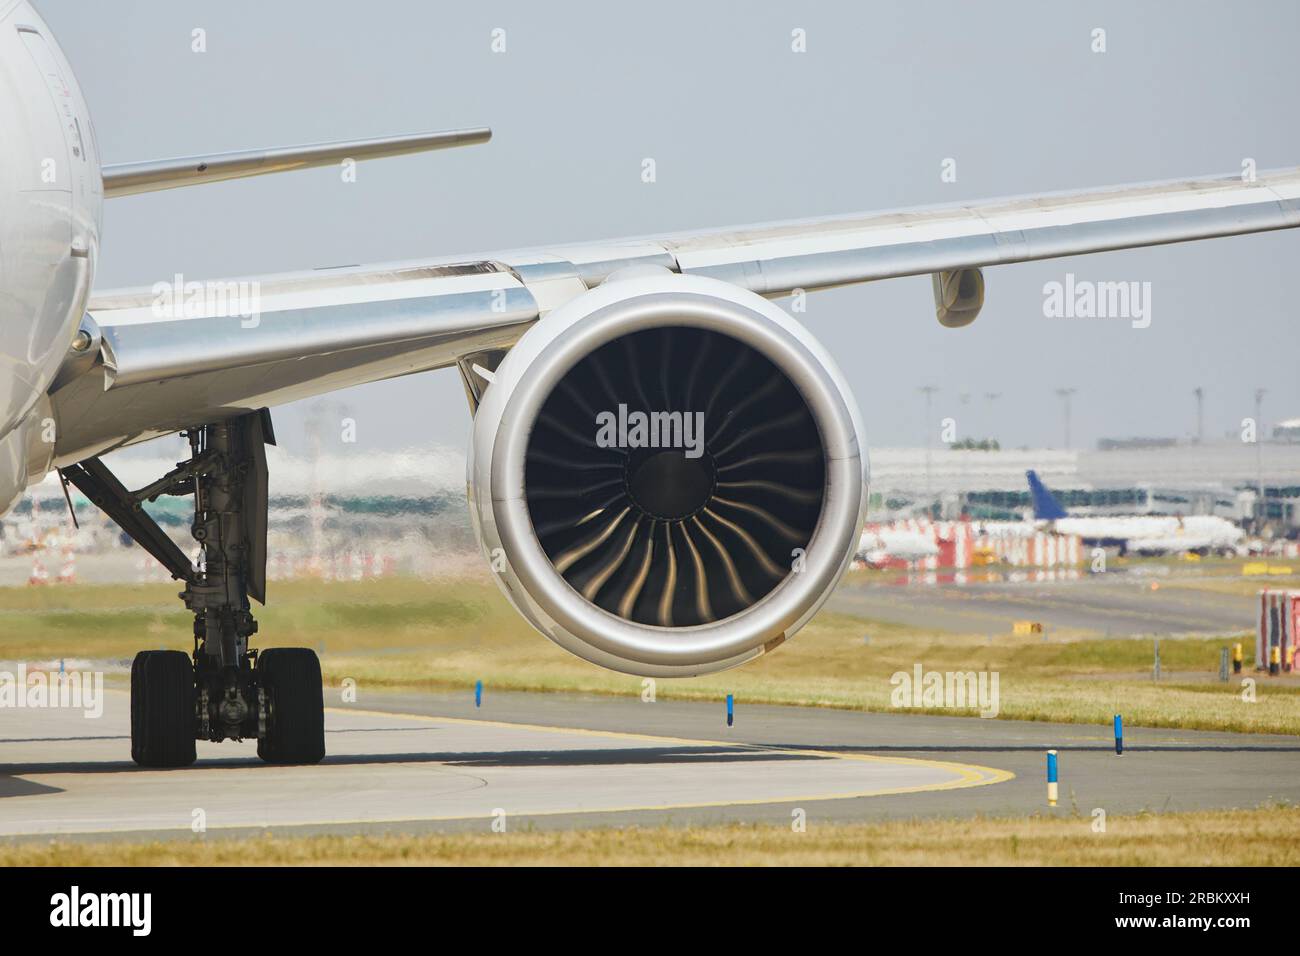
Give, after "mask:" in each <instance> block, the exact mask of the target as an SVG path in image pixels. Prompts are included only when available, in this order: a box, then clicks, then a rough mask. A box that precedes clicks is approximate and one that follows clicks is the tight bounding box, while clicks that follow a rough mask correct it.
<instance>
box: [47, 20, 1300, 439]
mask: <svg viewBox="0 0 1300 956" xmlns="http://www.w3.org/2000/svg"><path fill="white" fill-rule="evenodd" d="M36 3H37V6H38V7H39V9H40V10H41V12H42V13H43V14H44V16H45V17H46V19H47V20H48V21H49V23H50V25H51V27H52V28H53V30H54V31H55V33H56V35H57V36H58V38H59V40H60V42H61V43H62V45H63V47H64V50H65V52H66V53H67V55H68V57H69V59H70V60H71V61H72V65H73V69H74V70H75V72H76V73H77V76H78V78H79V80H80V82H81V84H82V86H83V88H84V91H85V93H86V96H87V98H88V99H89V102H90V107H91V111H92V116H93V120H94V123H95V126H96V129H97V131H98V135H99V140H100V146H101V152H102V153H103V158H104V161H105V162H107V163H114V162H126V161H131V160H142V159H151V158H162V157H170V156H178V155H186V154H191V153H202V152H210V151H223V150H232V149H243V148H251V147H262V146H276V145H288V144H294V143H304V142H317V141H323V140H332V139H348V138H355V137H364V136H375V135H384V134H391V133H400V132H406V131H417V130H425V129H436V128H444V127H457V126H472V125H489V126H491V127H492V128H493V130H494V131H495V134H496V135H495V138H494V139H493V141H492V142H491V143H490V144H489V145H487V146H479V147H473V148H470V149H465V150H460V151H450V152H444V153H434V154H430V155H426V156H415V157H405V158H401V159H393V160H381V161H377V162H373V163H365V164H362V165H361V166H360V167H359V169H358V173H359V175H358V180H357V182H355V183H350V184H345V183H343V182H341V180H340V176H339V173H338V170H337V169H322V170H313V171H309V172H302V173H289V174H285V175H281V176H271V177H266V178H262V179H257V180H248V181H244V182H234V183H225V184H219V185H213V186H203V187H196V188H193V189H186V190H175V191H169V192H163V193H158V194H155V195H148V196H139V197H131V198H126V199H118V200H113V201H111V202H109V203H107V208H106V212H105V222H104V232H105V235H104V241H103V258H102V260H101V263H100V271H99V277H98V281H97V286H98V287H99V288H101V289H103V288H111V287H114V286H124V285H139V284H152V283H154V282H156V281H159V280H160V279H170V277H171V275H172V274H173V273H174V272H182V273H184V274H185V276H186V278H187V279H196V278H210V277H213V278H215V277H219V276H222V275H232V274H253V273H260V272H275V271H283V270H288V269H299V268H309V267H313V266H322V265H339V264H347V263H359V262H382V261H385V260H392V259H409V258H416V257H420V256H425V255H429V256H434V255H449V254H459V253H465V254H469V253H475V252H482V251H490V250H493V249H505V248H511V247H518V246H526V245H541V244H546V243H559V242H564V241H574V240H585V239H597V238H608V237H617V236H621V235H635V234H641V233H654V232H664V231H670V230H681V229H688V228H696V227H706V226H720V225H729V224H735V223H745V222H757V221H762V220H769V219H780V218H790V217H799V216H810V215H821V214H828V213H837V212H852V211H858V210H866V209H876V208H890V207H899V206H908V205H920V204H926V203H934V202H948V201H956V200H973V199H979V198H986V197H994V196H1000V195H1009V194H1017V193H1033V192H1040V191H1049V190H1058V189H1074V188H1083V187H1089V186H1099V185H1107V184H1113V183H1124V182H1135V181H1143V180H1152V179H1164V178H1172V177H1181V176H1190V175H1197V174H1203V173H1210V172H1216V173H1218V172H1222V173H1233V172H1239V171H1240V169H1241V164H1242V160H1243V158H1246V157H1250V158H1253V159H1254V160H1255V161H1256V163H1257V164H1258V168H1259V169H1261V170H1262V169H1268V168H1273V167H1279V166H1288V165H1295V164H1297V163H1300V124H1298V123H1297V122H1296V118H1295V92H1296V90H1297V89H1300V57H1297V56H1296V46H1297V41H1300V4H1296V3H1294V2H1289V0H1288V2H1277V3H1239V2H1238V3H1187V2H1178V3H1174V2H1169V3H1141V4H1137V3H1131V2H1119V3H1088V4H1077V5H1072V4H1064V3H1042V2H1037V0H1035V2H1024V3H1010V2H996V3H965V2H963V3H930V2H915V0H912V2H898V3H861V2H858V3H847V2H846V3H832V2H822V3H818V4H816V5H815V6H813V5H809V4H803V3H793V2H747V3H741V2H733V3H706V2H700V0H694V2H662V0H661V2H657V3H654V4H636V5H615V4H611V3H582V4H578V3H560V2H555V3H538V2H521V3H481V4H478V3H476V4H467V3H457V4H451V3H431V2H397V0H393V2H384V0H370V2H367V3H356V2H346V3H345V2H321V0H313V2H305V0H302V2H274V3H270V2H265V0H263V2H251V0H225V2H223V3H221V4H210V3H198V2H178V0H157V2H153V0H119V2H114V3H89V2H85V0H36ZM196 27H201V28H203V29H204V30H205V31H206V39H207V52H205V53H201V54H199V53H194V52H192V51H191V32H192V30H194V29H195V28H196ZM497 27H500V28H503V29H504V30H505V31H506V52H505V53H493V52H492V51H491V47H490V44H491V31H492V30H493V29H494V28H497ZM1098 27H1100V28H1103V29H1105V31H1106V47H1107V49H1106V52H1105V53H1094V52H1093V51H1092V45H1093V40H1092V31H1093V30H1094V28H1098ZM796 28H800V29H803V30H804V31H806V36H807V52H806V53H801V54H800V53H793V52H792V51H791V31H792V30H794V29H796ZM645 157H653V158H654V159H655V161H656V164H657V173H658V181H657V182H656V183H654V184H653V185H647V184H644V183H642V181H641V177H640V173H641V161H642V159H643V158H645ZM949 157H951V158H953V159H955V160H956V171H957V180H956V182H954V183H944V182H942V181H941V179H940V171H941V163H942V162H943V160H944V159H945V158H949ZM1297 268H1300V233H1296V232H1280V233H1273V234H1267V235H1259V236H1248V237H1241V238H1235V239H1226V240H1212V241H1208V242H1201V243H1193V244H1188V245H1182V246H1173V247H1166V248H1162V249H1148V250H1136V251H1132V252H1119V253H1110V254H1106V255H1099V256H1088V257H1080V258H1076V259H1067V260H1056V261H1051V262H1041V263H1033V264H1026V265H1015V266H1003V267H999V268H994V269H991V270H988V271H987V272H986V276H985V278H986V283H987V297H986V304H985V307H984V311H983V313H982V314H981V316H980V318H979V320H978V321H977V322H976V323H975V324H974V325H973V326H971V327H970V328H968V329H964V330H957V331H950V330H945V329H942V328H940V327H939V325H938V323H937V322H936V321H935V319H934V313H933V304H932V300H931V290H930V280H929V279H928V278H927V277H918V278H910V279H896V280H889V281H885V282H879V283H874V284H870V285H865V286H857V287H853V288H849V289H843V290H838V291H834V292H824V293H817V294H815V295H814V296H812V297H810V299H809V303H808V312H807V314H806V315H805V316H803V317H802V318H803V319H804V321H806V323H807V324H808V326H809V327H810V328H811V329H812V330H813V331H814V332H815V333H816V334H817V335H819V336H821V337H822V338H823V339H824V340H825V341H826V342H827V343H828V345H829V346H830V348H831V351H832V352H833V353H834V354H835V355H836V356H837V357H838V358H839V360H840V362H841V363H842V365H843V366H844V368H845V371H846V373H847V374H848V377H849V380H850V382H851V383H852V386H853V388H854V390H855V393H856V396H857V399H858V402H859V404H860V406H861V407H862V412H863V416H864V419H865V421H866V424H867V431H868V434H867V440H868V442H869V443H870V444H875V445H906V444H911V445H916V444H920V443H921V441H922V436H923V432H922V428H923V423H922V418H923V404H922V399H921V397H920V395H919V394H918V393H917V387H918V386H920V385H925V384H932V385H938V386H939V387H940V389H941V391H940V392H939V393H938V394H937V395H936V396H935V399H934V414H935V418H936V420H937V419H938V418H941V417H943V416H947V415H951V416H953V417H955V418H956V419H957V423H958V431H959V437H960V436H964V435H967V434H974V435H975V436H976V437H979V436H983V435H986V434H992V435H993V436H994V437H996V438H998V439H1000V440H1001V441H1002V443H1003V444H1004V445H1024V444H1030V445H1053V446H1059V445H1060V444H1061V442H1062V425H1061V407H1060V402H1059V400H1058V399H1057V398H1056V397H1055V395H1054V394H1053V392H1054V389H1056V388H1058V387H1061V386H1071V387H1076V388H1078V393H1077V395H1076V396H1075V399H1074V428H1073V432H1074V445H1075V446H1076V447H1079V446H1083V445H1091V444H1092V443H1093V442H1095V441H1096V439H1097V438H1099V437H1102V436H1129V435H1169V436H1187V435H1189V434H1191V432H1192V431H1193V429H1194V423H1195V417H1194V416H1195V405H1194V401H1193V398H1192V394H1191V392H1192V389H1193V388H1194V387H1196V386H1198V385H1200V386H1204V388H1205V389H1206V404H1205V410H1206V432H1207V435H1209V436H1221V435H1223V434H1224V433H1225V432H1226V431H1228V430H1229V429H1235V428H1237V427H1238V426H1239V423H1240V421H1241V419H1242V417H1243V416H1245V415H1249V414H1252V410H1253V391H1254V389H1255V388H1256V387H1257V386H1263V387H1266V388H1268V389H1269V393H1268V396H1267V398H1266V399H1265V406H1264V418H1265V421H1275V420H1277V419H1280V418H1288V417H1293V416H1297V415H1300V376H1297V374H1296V372H1297V345H1298V344H1300V334H1298V333H1297V331H1296V321H1297V309H1296V306H1295V304H1294V302H1293V296H1294V290H1295V288H1296V285H1295V274H1296V270H1297ZM1067 272H1073V273H1074V274H1075V275H1076V276H1077V277H1078V278H1080V279H1092V280H1097V281H1113V280H1137V281H1149V282H1150V283H1151V284H1152V286H1151V288H1152V299H1151V309H1152V322H1151V326H1150V327H1149V328H1146V329H1133V328H1131V327H1130V325H1129V323H1128V322H1125V321H1123V320H1095V319H1094V320H1083V319H1074V320H1068V319H1048V318H1044V316H1043V285H1044V283H1046V282H1049V281H1052V280H1057V281H1060V280H1063V278H1064V276H1065V273H1067ZM990 392H996V393H1001V397H1000V398H998V399H997V400H996V401H994V402H992V403H990V402H989V401H988V400H987V399H986V398H985V397H984V396H985V394H986V393H990ZM963 394H966V395H968V396H970V398H969V402H968V403H967V404H962V400H961V396H962V395H963ZM318 401H323V402H325V403H326V404H325V406H324V411H325V414H327V415H328V416H330V417H331V418H334V417H337V414H338V410H339V407H340V406H345V407H346V408H347V410H348V411H347V413H348V414H350V415H351V416H352V417H354V418H356V419H357V423H358V428H357V438H358V442H357V444H358V446H359V447H360V448H397V447H404V446H405V447H409V446H418V445H422V444H426V443H458V444H459V443H462V442H463V441H464V439H465V437H466V435H467V434H468V428H469V416H468V411H467V409H466V406H465V402H464V398H463V393H462V391H461V387H460V383H459V380H458V378H457V376H456V374H455V372H453V371H441V372H433V373H428V374H426V375H421V376H413V377H409V378H405V379H401V380H398V381H394V382H388V383H379V384H375V385H370V386H365V387H362V388H357V389H353V390H351V391H347V392H340V393H336V394H335V395H333V396H328V397H326V398H325V399H322V400H318ZM310 404H311V403H303V405H299V406H289V407H287V408H285V409H282V410H279V411H278V412H277V414H276V421H277V432H278V433H279V435H280V437H281V441H282V443H283V444H285V445H287V446H289V448H290V449H292V448H294V447H301V442H302V433H303V422H304V415H305V413H306V412H307V411H308V409H307V407H306V406H309V405H310Z"/></svg>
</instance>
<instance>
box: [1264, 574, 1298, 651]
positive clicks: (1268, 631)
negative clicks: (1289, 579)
mask: <svg viewBox="0 0 1300 956" xmlns="http://www.w3.org/2000/svg"><path fill="white" fill-rule="evenodd" d="M1255 623H1256V626H1255V669H1256V670H1268V663H1269V655H1270V652H1271V650H1272V648H1274V647H1277V648H1279V657H1280V658H1281V665H1282V669H1283V670H1290V669H1291V667H1292V665H1293V657H1294V654H1295V648H1296V640H1297V635H1298V634H1300V591H1282V590H1271V589H1265V590H1263V591H1260V592H1259V614H1258V616H1257V620H1256V622H1255Z"/></svg>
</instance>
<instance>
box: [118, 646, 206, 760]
mask: <svg viewBox="0 0 1300 956" xmlns="http://www.w3.org/2000/svg"><path fill="white" fill-rule="evenodd" d="M194 756H195V754H194V664H193V662H191V661H190V658H189V656H188V655H187V654H185V653H184V652H183V651H141V652H140V653H139V654H137V655H135V660H134V661H133V662H132V664H131V759H132V760H134V761H135V762H136V763H138V764H139V765H140V766H142V767H187V766H189V765H190V764H192V763H194Z"/></svg>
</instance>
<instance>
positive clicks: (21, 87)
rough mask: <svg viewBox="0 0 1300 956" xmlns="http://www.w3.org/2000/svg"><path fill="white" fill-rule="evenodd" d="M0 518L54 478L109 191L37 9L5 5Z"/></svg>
mask: <svg viewBox="0 0 1300 956" xmlns="http://www.w3.org/2000/svg"><path fill="white" fill-rule="evenodd" d="M0 130H3V131H4V132H3V135H2V136H0V514H3V513H4V512H5V511H7V510H9V508H11V507H12V506H13V504H14V503H15V502H16V501H17V500H18V498H19V497H20V496H21V494H22V493H23V490H24V489H25V488H26V487H27V485H28V484H29V482H30V481H33V480H37V479H39V478H40V477H41V476H42V475H44V473H45V472H46V471H47V470H48V468H49V464H50V461H51V459H52V457H53V453H54V439H55V429H56V425H55V422H54V420H53V418H52V417H51V414H50V407H49V402H48V399H47V398H46V393H47V390H48V389H49V387H50V385H51V383H52V382H53V381H54V378H55V375H56V373H57V372H58V370H59V367H60V366H61V365H62V364H63V362H64V360H65V358H66V357H67V355H68V352H69V349H70V347H71V345H72V342H73V339H74V337H75V336H76V333H77V329H78V326H79V324H80V322H81V320H82V316H83V315H84V314H85V309H86V303H87V301H88V300H89V297H90V290H91V285H92V282H93V280H94V274H95V262H96V259H97V257H98V252H99V230H100V223H101V211H102V205H103V185H102V181H101V172H100V164H99V150H98V148H97V145H96V143H95V132H94V128H93V127H92V125H91V122H90V114H89V112H88V110H87V108H86V102H85V99H84V98H83V97H82V95H81V88H80V87H79V86H78V85H77V81H76V78H75V77H74V76H73V74H72V69H71V67H70V66H69V65H68V61H67V59H66V58H65V57H64V55H63V51H62V50H61V49H60V48H59V45H58V43H57V41H56V40H55V39H54V36H53V35H52V34H51V33H50V30H49V28H48V27H47V26H46V24H45V21H44V20H42V19H41V17H40V15H39V14H37V12H36V11H35V10H34V9H33V8H32V6H31V4H30V3H28V2H27V0H0Z"/></svg>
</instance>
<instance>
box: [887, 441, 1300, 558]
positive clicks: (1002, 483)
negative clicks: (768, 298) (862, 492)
mask: <svg viewBox="0 0 1300 956" xmlns="http://www.w3.org/2000/svg"><path fill="white" fill-rule="evenodd" d="M1100 446H1101V447H1099V448H1097V449H1089V450H1084V451H1062V450H1058V449H1042V448H1022V449H1002V450H997V451H981V450H975V449H954V448H948V447H946V446H936V447H935V448H932V449H929V450H928V451H927V450H926V449H924V448H876V449H872V451H871V510H872V513H873V514H876V515H880V516H882V517H908V516H912V515H914V514H916V513H924V512H925V511H926V505H927V503H929V504H930V509H931V511H932V513H933V514H934V516H935V517H940V518H958V517H960V516H961V515H962V514H969V515H970V516H971V517H972V518H977V519H979V518H984V519H1000V520H1014V519H1018V518H1022V517H1024V515H1025V513H1026V511H1027V510H1028V509H1029V508H1030V497H1029V487H1028V485H1027V483H1026V481H1025V472H1026V471H1028V470H1030V469H1033V470H1035V471H1037V472H1038V474H1039V476H1040V477H1041V478H1042V480H1043V482H1044V483H1045V484H1046V485H1047V486H1048V487H1050V488H1051V489H1052V491H1053V492H1054V493H1055V494H1056V496H1057V498H1058V499H1059V500H1060V501H1061V503H1062V504H1063V505H1065V507H1067V508H1069V509H1070V510H1071V511H1072V512H1077V513H1078V514H1081V515H1082V514H1184V515H1190V514H1217V515H1220V516H1221V517H1224V518H1229V519H1232V520H1236V521H1240V522H1248V521H1251V520H1252V519H1253V517H1254V516H1255V514H1256V501H1257V498H1258V494H1257V491H1256V488H1257V487H1258V486H1259V484H1261V483H1262V485H1263V488H1264V503H1265V510H1264V515H1265V521H1266V522H1267V523H1268V524H1269V525H1271V526H1272V527H1273V530H1274V533H1275V534H1290V535H1294V534H1295V531H1296V529H1297V527H1298V526H1300V443H1295V442H1288V441H1265V442H1261V443H1260V444H1259V445H1253V444H1245V443H1241V442H1228V441H1221V442H1205V443H1202V444H1198V443H1193V442H1187V443H1178V442H1166V441H1138V442H1102V443H1100Z"/></svg>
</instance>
